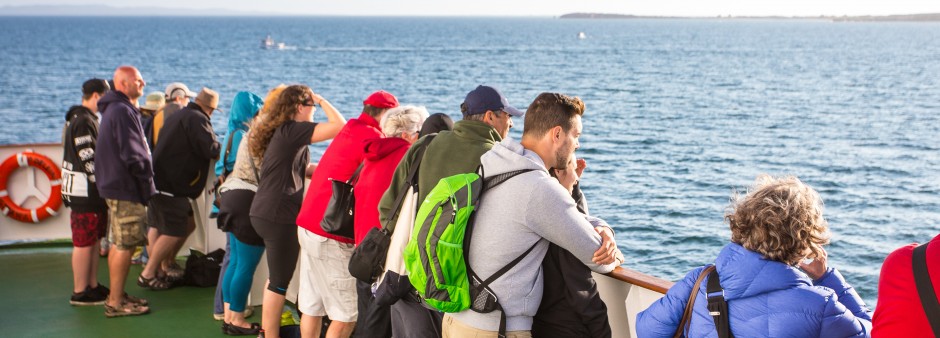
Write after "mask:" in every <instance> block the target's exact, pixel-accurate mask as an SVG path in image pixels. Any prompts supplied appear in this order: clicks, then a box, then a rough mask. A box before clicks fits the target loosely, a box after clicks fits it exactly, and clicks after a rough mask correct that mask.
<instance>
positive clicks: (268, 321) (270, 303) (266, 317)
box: [261, 280, 285, 338]
mask: <svg viewBox="0 0 940 338" xmlns="http://www.w3.org/2000/svg"><path fill="white" fill-rule="evenodd" d="M270 283H271V281H270V280H269V281H268V282H267V283H265V288H264V297H263V299H262V300H261V328H262V329H264V337H265V338H280V336H281V313H282V312H283V310H284V301H285V297H284V295H282V294H278V293H275V292H274V291H271V290H268V288H267V286H268V284H270Z"/></svg>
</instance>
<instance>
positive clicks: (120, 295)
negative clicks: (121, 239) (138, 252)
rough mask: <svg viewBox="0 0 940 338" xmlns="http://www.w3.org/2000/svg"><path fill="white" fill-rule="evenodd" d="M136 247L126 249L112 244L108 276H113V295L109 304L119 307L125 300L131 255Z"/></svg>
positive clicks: (109, 299)
mask: <svg viewBox="0 0 940 338" xmlns="http://www.w3.org/2000/svg"><path fill="white" fill-rule="evenodd" d="M133 255H134V249H130V250H124V249H121V248H118V247H117V246H116V245H112V246H111V252H110V253H108V276H109V277H110V278H111V295H110V296H109V297H108V305H109V306H112V307H119V306H121V303H123V302H124V282H125V281H126V280H127V271H128V270H129V269H130V267H131V256H133Z"/></svg>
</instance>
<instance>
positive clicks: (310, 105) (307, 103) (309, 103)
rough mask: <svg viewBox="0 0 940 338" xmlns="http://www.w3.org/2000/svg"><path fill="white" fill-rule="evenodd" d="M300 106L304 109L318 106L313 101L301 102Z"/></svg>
mask: <svg viewBox="0 0 940 338" xmlns="http://www.w3.org/2000/svg"><path fill="white" fill-rule="evenodd" d="M300 105H301V106H304V107H313V106H315V105H316V104H314V103H313V101H304V102H301V103H300Z"/></svg>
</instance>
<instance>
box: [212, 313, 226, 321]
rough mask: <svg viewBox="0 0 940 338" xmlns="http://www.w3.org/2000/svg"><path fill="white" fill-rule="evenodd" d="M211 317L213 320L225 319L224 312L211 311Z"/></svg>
mask: <svg viewBox="0 0 940 338" xmlns="http://www.w3.org/2000/svg"><path fill="white" fill-rule="evenodd" d="M212 319H215V320H223V319H225V314H224V313H213V314H212Z"/></svg>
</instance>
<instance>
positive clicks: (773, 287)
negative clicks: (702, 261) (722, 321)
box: [636, 243, 871, 338]
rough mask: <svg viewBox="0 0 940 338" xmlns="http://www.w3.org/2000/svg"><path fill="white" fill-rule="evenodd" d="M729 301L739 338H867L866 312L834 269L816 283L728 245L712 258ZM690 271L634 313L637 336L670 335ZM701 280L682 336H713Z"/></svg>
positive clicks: (688, 285)
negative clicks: (689, 318)
mask: <svg viewBox="0 0 940 338" xmlns="http://www.w3.org/2000/svg"><path fill="white" fill-rule="evenodd" d="M715 263H716V268H717V269H718V276H719V278H720V279H721V281H720V282H721V286H722V288H723V289H724V291H725V299H727V301H728V312H729V313H730V315H731V317H730V318H731V319H730V320H731V332H732V333H733V334H734V336H735V337H737V338H744V337H826V338H830V337H832V338H836V337H870V336H871V310H869V309H868V308H867V307H866V306H865V303H864V302H863V301H862V299H861V298H859V296H858V294H857V293H856V292H855V289H853V288H852V286H850V285H849V284H848V283H846V282H845V279H843V278H842V275H841V274H840V273H839V272H838V271H836V270H835V269H833V268H831V267H830V268H829V271H827V272H826V274H825V275H823V277H822V278H820V279H819V280H816V281H812V280H810V278H809V277H808V276H806V274H804V273H803V272H801V271H800V270H799V269H797V268H794V267H792V266H789V265H786V264H784V263H780V262H777V261H771V260H766V259H764V258H762V257H761V255H760V254H758V253H756V252H753V251H750V250H747V249H745V248H744V247H742V246H740V245H738V244H735V243H731V244H728V245H727V246H725V247H724V249H722V250H721V252H720V253H719V254H718V258H717V259H716V260H715ZM703 269H705V267H700V268H697V269H695V270H692V271H691V272H689V274H687V275H686V276H685V278H684V279H682V280H681V281H679V282H677V283H676V285H674V286H673V287H672V288H670V289H669V292H667V293H666V296H665V297H663V298H661V299H659V300H658V301H656V303H653V305H651V306H650V307H649V308H648V309H646V310H645V311H643V312H640V314H639V315H637V328H636V331H637V336H638V337H640V338H647V337H672V335H673V334H674V333H675V331H676V327H677V326H678V325H679V321H680V320H681V319H682V312H683V310H684V308H685V304H686V302H687V301H688V299H689V293H690V292H691V291H692V286H693V284H695V280H696V279H697V278H698V276H699V274H700V273H701V272H702V270H703ZM707 284H708V278H707V277H706V278H705V279H704V280H703V281H702V284H701V286H700V289H699V294H698V297H696V299H695V304H694V309H695V310H694V312H693V315H692V320H691V325H690V327H689V331H688V332H687V335H686V336H687V337H717V336H718V333H717V332H716V331H715V322H714V321H713V320H712V317H711V316H709V315H708V300H707V297H706V296H705V286H706V285H707Z"/></svg>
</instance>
